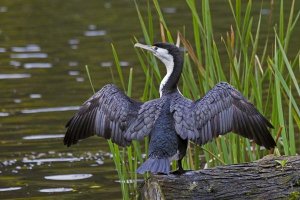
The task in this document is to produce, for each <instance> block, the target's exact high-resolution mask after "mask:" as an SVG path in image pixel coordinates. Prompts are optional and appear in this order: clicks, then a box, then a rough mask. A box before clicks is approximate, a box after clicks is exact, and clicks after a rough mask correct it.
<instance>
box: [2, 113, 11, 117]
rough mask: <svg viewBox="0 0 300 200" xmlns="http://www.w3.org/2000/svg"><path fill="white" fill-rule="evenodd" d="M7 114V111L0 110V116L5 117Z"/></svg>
mask: <svg viewBox="0 0 300 200" xmlns="http://www.w3.org/2000/svg"><path fill="white" fill-rule="evenodd" d="M7 116H9V113H7V112H0V117H7Z"/></svg>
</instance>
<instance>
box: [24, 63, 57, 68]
mask: <svg viewBox="0 0 300 200" xmlns="http://www.w3.org/2000/svg"><path fill="white" fill-rule="evenodd" d="M51 67H52V64H51V63H25V64H24V68H25V69H32V68H51Z"/></svg>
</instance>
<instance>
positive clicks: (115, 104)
mask: <svg viewBox="0 0 300 200" xmlns="http://www.w3.org/2000/svg"><path fill="white" fill-rule="evenodd" d="M141 105H142V103H139V102H136V101H134V100H133V99H131V98H129V97H128V96H126V95H125V94H124V93H123V92H122V91H120V90H119V89H118V88H117V87H116V86H115V85H113V84H108V85H105V86H104V87H103V88H102V89H101V90H100V91H98V92H97V93H95V94H94V95H93V96H92V97H91V98H89V99H88V100H87V101H86V102H85V103H83V105H82V106H81V107H80V109H79V111H78V112H77V113H76V114H75V115H74V116H73V117H72V118H71V119H70V120H69V122H68V123H67V125H66V127H67V128H68V129H67V132H66V135H65V138H64V144H65V145H67V146H70V145H71V144H75V143H77V141H78V140H80V139H84V138H87V137H89V136H92V135H94V134H97V135H98V136H101V137H104V138H106V139H111V140H112V142H114V143H117V144H118V145H121V146H127V145H129V144H130V138H125V136H124V135H125V132H126V130H127V129H128V127H129V126H130V124H131V123H132V122H133V121H134V120H135V119H136V117H137V114H138V110H139V109H140V106H141Z"/></svg>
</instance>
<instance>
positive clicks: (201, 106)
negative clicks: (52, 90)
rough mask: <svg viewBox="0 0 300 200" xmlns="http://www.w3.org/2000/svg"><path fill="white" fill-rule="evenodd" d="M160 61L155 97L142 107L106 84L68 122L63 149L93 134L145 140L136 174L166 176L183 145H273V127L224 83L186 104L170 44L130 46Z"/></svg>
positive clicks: (179, 61) (119, 140) (124, 141)
mask: <svg viewBox="0 0 300 200" xmlns="http://www.w3.org/2000/svg"><path fill="white" fill-rule="evenodd" d="M135 47H140V48H142V49H145V50H148V51H150V52H151V53H152V54H153V55H154V56H156V57H157V58H158V59H159V60H161V61H162V62H163V63H164V64H165V66H166V68H167V74H166V75H165V77H164V78H163V80H162V81H161V83H160V87H159V92H160V98H158V99H153V100H150V101H147V102H144V103H141V102H138V101H135V100H133V99H131V98H129V97H128V96H126V94H124V92H122V91H121V90H119V89H118V88H117V87H116V86H115V85H113V84H108V85H105V86H104V87H103V88H102V89H101V90H100V91H98V92H97V93H95V94H94V95H93V96H92V97H90V98H89V99H88V100H87V101H86V102H84V103H83V105H82V106H81V107H80V109H79V111H78V112H77V113H76V114H75V115H74V116H73V117H72V118H71V119H70V120H69V122H68V123H67V125H66V127H67V132H66V135H65V137H64V144H65V145H67V146H70V145H72V144H75V143H77V141H78V140H80V139H84V138H87V137H89V136H92V135H94V134H96V135H98V136H101V137H104V138H105V139H111V140H112V142H114V143H116V144H118V145H120V146H127V145H130V143H131V141H132V140H142V139H143V138H144V137H145V136H149V139H150V143H149V155H148V160H146V161H145V162H144V163H143V164H142V165H141V166H140V167H139V168H138V169H137V172H138V173H144V172H146V171H150V172H152V173H164V174H168V173H170V162H171V161H172V160H177V161H178V171H177V172H179V173H183V172H184V170H183V168H182V164H181V160H182V158H183V157H184V156H185V154H186V149H187V144H188V140H191V141H193V142H195V143H196V144H199V145H204V144H205V143H207V142H209V141H211V140H212V139H213V138H215V137H218V136H219V135H224V134H226V133H228V132H231V131H232V132H235V133H237V134H239V135H241V136H243V137H246V138H249V139H251V140H253V141H254V142H255V143H256V144H258V145H262V146H264V147H265V148H267V149H271V148H274V147H275V146H276V143H275V141H274V139H273V137H272V136H271V134H270V132H269V130H268V128H273V126H272V124H271V123H270V122H269V121H268V120H267V119H266V118H265V117H264V116H263V115H262V114H261V113H259V111H258V110H257V109H256V108H255V107H254V106H253V104H252V103H250V102H249V101H248V100H247V99H246V98H245V97H244V96H243V95H242V94H241V93H240V92H239V91H237V90H236V89H235V88H234V87H233V86H231V85H230V84H228V83H225V82H221V83H218V84H217V85H216V86H215V87H214V88H213V89H212V90H210V91H209V92H208V93H207V94H206V95H205V96H204V97H203V98H201V99H199V100H197V101H191V100H189V99H187V98H185V97H184V96H182V94H181V93H180V91H179V90H178V87H177V84H178V81H179V78H180V75H181V72H182V67H183V56H182V54H181V52H180V50H179V48H178V47H176V46H175V45H173V44H169V43H156V44H154V45H153V46H150V45H143V44H140V43H137V44H135Z"/></svg>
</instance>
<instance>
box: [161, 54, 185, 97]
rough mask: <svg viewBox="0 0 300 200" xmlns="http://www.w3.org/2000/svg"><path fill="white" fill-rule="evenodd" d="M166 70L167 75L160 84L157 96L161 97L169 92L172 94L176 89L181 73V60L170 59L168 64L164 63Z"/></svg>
mask: <svg viewBox="0 0 300 200" xmlns="http://www.w3.org/2000/svg"><path fill="white" fill-rule="evenodd" d="M164 64H165V66H166V68H167V74H166V75H165V77H164V78H163V80H162V81H161V82H160V86H159V94H160V96H163V95H164V94H167V93H169V92H172V91H174V90H176V89H177V84H178V81H179V78H180V75H181V72H182V66H183V63H182V60H181V59H176V58H175V59H174V60H173V59H172V60H171V61H169V62H165V63H164Z"/></svg>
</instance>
